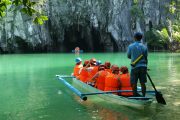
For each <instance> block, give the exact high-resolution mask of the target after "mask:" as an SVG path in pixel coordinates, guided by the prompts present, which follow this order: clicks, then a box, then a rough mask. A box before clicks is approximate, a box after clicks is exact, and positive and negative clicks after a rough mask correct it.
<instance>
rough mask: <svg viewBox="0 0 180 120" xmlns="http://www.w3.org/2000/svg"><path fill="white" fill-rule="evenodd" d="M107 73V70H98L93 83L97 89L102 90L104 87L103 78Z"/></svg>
mask: <svg viewBox="0 0 180 120" xmlns="http://www.w3.org/2000/svg"><path fill="white" fill-rule="evenodd" d="M107 75H108V72H107V71H104V70H103V71H99V76H98V78H97V80H96V83H95V87H96V88H97V89H99V90H102V91H104V87H105V79H106V76H107Z"/></svg>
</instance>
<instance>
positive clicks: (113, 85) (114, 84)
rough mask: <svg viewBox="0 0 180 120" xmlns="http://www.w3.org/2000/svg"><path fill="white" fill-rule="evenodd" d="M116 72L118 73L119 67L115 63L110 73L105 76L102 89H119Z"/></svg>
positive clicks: (118, 78) (119, 83)
mask: <svg viewBox="0 0 180 120" xmlns="http://www.w3.org/2000/svg"><path fill="white" fill-rule="evenodd" d="M118 74H119V67H118V66H117V65H113V67H112V73H109V74H108V75H107V76H106V79H105V88H104V91H115V90H120V87H121V81H120V77H119V75H118ZM114 94H117V95H118V93H114Z"/></svg>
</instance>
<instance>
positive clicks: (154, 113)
mask: <svg viewBox="0 0 180 120" xmlns="http://www.w3.org/2000/svg"><path fill="white" fill-rule="evenodd" d="M76 57H77V56H75V55H74V54H17V55H16V54H15V55H1V56H0V120H162V119H163V120H179V119H180V74H179V73H180V54H179V53H150V54H149V65H148V67H149V68H150V69H151V70H150V71H149V74H150V76H151V78H152V80H153V82H154V83H155V86H156V88H157V89H158V90H160V91H161V92H162V93H163V97H164V98H165V100H166V102H167V105H165V106H164V105H160V104H157V103H156V102H154V103H152V104H151V105H150V106H146V107H145V108H144V109H136V108H133V107H126V106H120V105H116V104H111V103H108V102H106V101H103V100H98V98H96V96H93V98H92V99H93V100H91V99H88V100H87V101H85V102H84V101H81V100H80V99H79V98H78V97H77V96H76V95H75V94H73V93H72V92H71V91H70V90H69V89H67V88H66V87H65V86H64V85H63V84H62V83H60V82H59V81H58V80H57V78H56V77H55V75H56V74H64V75H70V74H71V72H72V69H73V66H74V59H75V58H76ZM80 57H81V58H82V59H83V60H85V59H90V58H92V57H95V58H96V59H98V60H101V61H102V62H105V61H106V60H108V61H110V62H111V63H114V64H117V65H119V66H122V65H126V66H128V67H130V65H129V63H130V60H128V59H127V57H126V54H125V53H96V54H91V53H88V54H81V55H80ZM68 81H69V82H70V83H71V80H68ZM147 86H148V89H151V90H152V89H153V88H152V86H151V84H150V82H149V81H148V83H147ZM96 99H97V100H96Z"/></svg>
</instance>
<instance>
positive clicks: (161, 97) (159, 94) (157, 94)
mask: <svg viewBox="0 0 180 120" xmlns="http://www.w3.org/2000/svg"><path fill="white" fill-rule="evenodd" d="M146 74H147V77H148V78H149V81H150V82H151V84H152V86H153V88H154V90H155V95H156V100H157V102H158V103H161V104H164V105H166V101H165V99H164V98H163V96H162V94H161V93H160V92H158V91H157V90H156V88H155V85H154V83H153V82H152V80H151V77H150V76H149V74H148V72H147V73H146Z"/></svg>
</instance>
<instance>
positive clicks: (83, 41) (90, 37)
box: [63, 24, 104, 52]
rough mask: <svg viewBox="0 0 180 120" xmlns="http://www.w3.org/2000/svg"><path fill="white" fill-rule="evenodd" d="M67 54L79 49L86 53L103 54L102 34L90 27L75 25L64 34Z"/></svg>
mask: <svg viewBox="0 0 180 120" xmlns="http://www.w3.org/2000/svg"><path fill="white" fill-rule="evenodd" d="M63 44H64V46H65V52H71V51H72V50H74V48H75V47H79V48H80V49H81V50H83V51H84V52H102V51H103V50H104V49H103V46H104V45H103V43H101V37H100V32H99V31H98V30H96V29H94V28H92V27H89V26H82V25H78V24H74V25H72V26H70V27H68V28H66V29H65V34H64V43H63Z"/></svg>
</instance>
